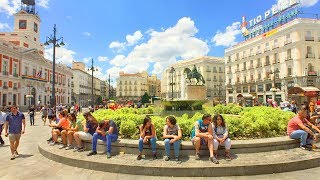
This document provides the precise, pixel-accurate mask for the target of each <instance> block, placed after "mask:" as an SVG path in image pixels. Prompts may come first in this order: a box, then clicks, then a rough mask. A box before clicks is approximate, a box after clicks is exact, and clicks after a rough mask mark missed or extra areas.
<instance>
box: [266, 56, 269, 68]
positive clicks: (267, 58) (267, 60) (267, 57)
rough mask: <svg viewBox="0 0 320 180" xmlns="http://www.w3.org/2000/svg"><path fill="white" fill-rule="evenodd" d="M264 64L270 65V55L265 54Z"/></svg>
mask: <svg viewBox="0 0 320 180" xmlns="http://www.w3.org/2000/svg"><path fill="white" fill-rule="evenodd" d="M266 65H267V66H268V65H270V57H269V56H266Z"/></svg>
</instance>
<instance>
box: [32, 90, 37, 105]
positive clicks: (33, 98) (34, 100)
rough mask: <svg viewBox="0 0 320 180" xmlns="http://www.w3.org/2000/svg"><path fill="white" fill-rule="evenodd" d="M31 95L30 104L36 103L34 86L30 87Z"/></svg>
mask: <svg viewBox="0 0 320 180" xmlns="http://www.w3.org/2000/svg"><path fill="white" fill-rule="evenodd" d="M31 95H32V96H33V97H32V98H31V105H36V97H37V96H36V95H37V94H36V88H34V87H33V88H32V89H31Z"/></svg>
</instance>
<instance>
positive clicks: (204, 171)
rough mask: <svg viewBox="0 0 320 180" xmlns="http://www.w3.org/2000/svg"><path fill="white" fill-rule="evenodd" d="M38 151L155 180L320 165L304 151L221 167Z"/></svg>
mask: <svg viewBox="0 0 320 180" xmlns="http://www.w3.org/2000/svg"><path fill="white" fill-rule="evenodd" d="M120 144H121V142H120ZM318 146H319V144H318ZM38 148H39V151H40V153H41V154H42V155H43V156H45V157H47V158H49V159H51V160H54V161H57V162H60V163H63V164H67V165H70V166H75V167H79V168H86V169H91V170H98V171H105V172H112V173H125V174H136V175H152V176H175V177H177V176H181V177H197V176H202V177H211V176H216V177H219V176H241V175H258V174H271V173H280V172H287V171H296V170H302V169H307V168H313V167H318V166H319V164H320V152H312V151H306V150H302V149H301V148H292V149H286V150H277V151H269V152H259V153H243V154H235V155H233V157H234V159H233V160H232V161H226V160H225V159H224V158H223V157H222V156H219V157H218V160H219V161H220V164H213V163H211V162H210V161H209V160H208V156H203V157H202V158H201V160H198V161H197V160H195V159H194V156H184V157H182V158H181V162H178V163H177V162H175V161H164V160H163V159H156V160H152V159H151V157H148V156H147V157H146V159H142V160H140V161H137V160H136V155H131V154H119V155H115V156H112V157H111V158H110V159H107V157H106V155H105V154H103V153H101V152H98V155H95V156H89V157H88V156H86V154H87V153H88V151H86V152H72V151H70V150H69V151H67V150H64V149H58V146H49V145H48V144H47V143H45V142H43V143H40V144H39V146H38Z"/></svg>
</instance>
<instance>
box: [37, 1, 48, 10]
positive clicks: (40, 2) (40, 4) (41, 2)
mask: <svg viewBox="0 0 320 180" xmlns="http://www.w3.org/2000/svg"><path fill="white" fill-rule="evenodd" d="M49 1H50V0H37V1H36V5H37V6H41V7H44V8H49Z"/></svg>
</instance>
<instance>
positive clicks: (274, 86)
mask: <svg viewBox="0 0 320 180" xmlns="http://www.w3.org/2000/svg"><path fill="white" fill-rule="evenodd" d="M278 73H280V71H279V69H276V70H275V71H274V72H272V71H271V72H270V74H273V87H272V88H271V89H270V91H271V92H273V94H272V96H273V98H272V99H273V100H274V101H275V100H276V92H277V91H278V90H279V89H278V88H277V87H276V76H277V74H278Z"/></svg>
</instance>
